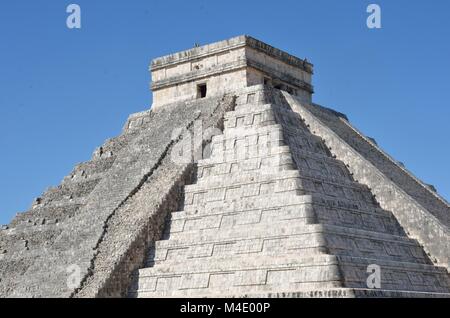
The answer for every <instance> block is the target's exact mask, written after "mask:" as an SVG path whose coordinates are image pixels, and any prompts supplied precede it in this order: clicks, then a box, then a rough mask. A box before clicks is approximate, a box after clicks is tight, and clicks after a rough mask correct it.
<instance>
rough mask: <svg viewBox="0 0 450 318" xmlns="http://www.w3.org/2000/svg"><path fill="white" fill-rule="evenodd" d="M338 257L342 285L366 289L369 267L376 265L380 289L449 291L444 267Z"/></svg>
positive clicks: (449, 284) (448, 278)
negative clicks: (342, 278) (343, 278)
mask: <svg viewBox="0 0 450 318" xmlns="http://www.w3.org/2000/svg"><path fill="white" fill-rule="evenodd" d="M338 260H339V264H340V269H341V271H342V275H343V277H345V282H344V285H345V287H349V288H366V287H367V278H368V275H370V273H371V272H369V274H368V273H367V271H368V266H369V265H373V264H375V265H378V266H379V268H380V278H381V288H383V289H387V290H404V291H420V292H434V293H450V277H449V275H448V272H447V270H446V269H445V268H443V267H438V266H433V265H426V264H416V263H406V262H396V261H389V260H380V259H375V258H360V257H349V256H338Z"/></svg>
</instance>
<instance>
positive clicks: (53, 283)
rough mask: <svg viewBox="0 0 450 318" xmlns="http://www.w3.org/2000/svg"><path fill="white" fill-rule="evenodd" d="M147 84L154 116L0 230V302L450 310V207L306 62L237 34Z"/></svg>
mask: <svg viewBox="0 0 450 318" xmlns="http://www.w3.org/2000/svg"><path fill="white" fill-rule="evenodd" d="M150 71H151V77H152V83H151V90H152V92H153V104H152V107H151V108H150V109H148V110H144V111H143V112H140V113H136V114H132V115H130V116H129V118H128V120H127V121H126V123H125V125H124V128H123V131H122V133H121V134H120V135H119V136H117V137H114V138H112V139H109V140H107V141H106V142H105V143H104V144H103V145H101V146H100V147H98V148H97V149H96V150H95V151H94V153H93V156H92V159H91V160H90V161H87V162H83V163H80V164H78V165H76V166H75V168H74V169H73V171H72V172H71V173H70V174H69V175H68V176H66V177H65V178H64V179H63V180H62V182H61V184H60V185H58V186H57V187H53V188H49V189H48V190H47V191H46V192H45V193H43V194H42V196H40V197H39V198H36V199H35V200H34V202H33V204H32V206H31V208H30V210H29V211H26V212H24V213H19V214H17V216H16V217H15V218H14V219H13V220H12V222H11V223H10V224H9V225H5V226H3V227H2V228H1V230H0V297H74V298H78V297H183V298H184V297H186V298H195V297H230V298H231V297H341V298H354V297H450V275H449V269H450V266H449V265H450V261H449V260H450V244H449V243H450V205H449V203H448V202H447V201H446V200H445V199H443V198H442V197H441V196H440V195H439V194H438V193H437V192H436V190H435V189H434V188H433V187H432V186H430V185H428V184H426V183H424V182H423V181H421V180H419V179H418V178H417V177H415V176H414V175H413V174H412V173H411V172H410V171H408V170H407V168H406V167H404V165H403V164H401V163H399V162H398V161H396V160H395V159H394V158H392V157H391V156H389V155H388V154H387V153H386V152H384V151H383V149H381V148H380V147H379V146H378V145H377V143H376V142H375V140H374V139H372V138H369V137H367V136H365V135H364V134H363V133H362V132H360V131H359V130H358V129H357V128H355V127H354V126H353V125H352V124H351V123H350V121H349V119H348V118H347V116H346V115H344V114H342V113H340V112H338V111H335V110H332V109H330V108H327V107H324V106H321V105H318V104H315V103H314V102H313V97H312V95H313V93H314V89H315V88H314V87H313V85H312V76H313V65H312V64H311V63H310V62H308V60H306V59H300V58H297V57H295V56H292V55H290V54H288V53H286V52H283V51H281V50H279V49H277V48H274V47H272V46H270V45H268V44H265V43H263V42H261V41H259V40H256V39H254V38H252V37H250V36H238V37H234V38H231V39H228V40H225V41H221V42H217V43H212V44H209V45H205V46H196V47H194V48H192V49H190V50H187V51H183V52H178V53H175V54H171V55H167V56H163V57H160V58H156V59H154V60H153V61H152V62H151V65H150ZM431 160H432V158H430V161H431ZM430 164H432V162H430Z"/></svg>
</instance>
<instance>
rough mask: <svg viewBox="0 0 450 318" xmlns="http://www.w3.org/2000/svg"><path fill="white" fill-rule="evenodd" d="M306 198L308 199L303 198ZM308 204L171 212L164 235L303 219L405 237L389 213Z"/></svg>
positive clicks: (242, 206) (307, 201)
mask: <svg viewBox="0 0 450 318" xmlns="http://www.w3.org/2000/svg"><path fill="white" fill-rule="evenodd" d="M305 197H307V198H308V196H305ZM312 201H313V200H312V199H311V200H307V199H306V200H305V201H304V202H303V203H299V204H292V205H287V204H285V203H280V204H279V205H278V206H277V205H276V204H272V205H271V206H266V205H264V204H259V205H258V204H257V203H255V204H254V205H250V206H245V205H235V206H232V205H228V206H226V205H225V204H224V205H223V209H214V210H211V211H209V213H198V211H197V213H194V212H195V210H194V211H179V212H173V213H172V214H171V217H170V222H169V223H168V224H167V225H166V232H167V233H176V232H181V231H183V230H189V229H197V230H201V229H205V228H218V227H220V228H229V227H233V226H235V225H236V224H257V223H260V222H275V221H279V220H285V219H290V220H295V219H303V220H304V222H305V223H322V224H329V225H337V226H345V227H349V228H357V229H362V230H367V231H377V232H382V233H388V234H393V235H399V236H404V235H405V233H404V231H403V230H402V228H401V227H400V225H399V224H398V222H397V220H396V219H395V218H394V216H393V215H392V213H390V212H387V211H384V210H381V209H376V210H374V211H361V210H355V209H348V208H342V207H341V208H330V207H329V206H326V205H322V204H318V203H315V204H312Z"/></svg>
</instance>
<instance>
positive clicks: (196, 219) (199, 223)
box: [166, 204, 315, 234]
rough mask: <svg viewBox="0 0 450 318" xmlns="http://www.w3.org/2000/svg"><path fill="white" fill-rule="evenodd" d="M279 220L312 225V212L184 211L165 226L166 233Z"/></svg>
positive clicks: (301, 207) (298, 208)
mask: <svg viewBox="0 0 450 318" xmlns="http://www.w3.org/2000/svg"><path fill="white" fill-rule="evenodd" d="M280 220H304V223H305V224H307V223H313V222H314V220H315V216H314V211H313V209H312V207H311V205H310V204H297V205H289V206H278V207H267V208H262V209H244V210H242V209H241V210H233V211H228V212H227V211H215V212H213V213H210V214H203V215H196V214H187V213H185V212H184V211H180V212H173V213H172V214H171V217H170V221H169V222H168V223H167V225H166V232H167V233H172V234H174V233H177V232H183V231H189V230H203V229H208V228H222V229H224V228H231V227H234V226H236V225H241V224H258V223H271V222H276V221H280Z"/></svg>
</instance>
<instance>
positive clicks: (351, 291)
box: [130, 287, 450, 299]
mask: <svg viewBox="0 0 450 318" xmlns="http://www.w3.org/2000/svg"><path fill="white" fill-rule="evenodd" d="M258 289H259V291H256V290H252V289H251V288H248V289H247V290H245V289H244V288H241V290H238V289H237V288H235V289H233V291H228V292H224V291H223V289H222V288H220V287H219V288H217V289H215V290H214V289H208V290H207V292H206V293H201V292H197V293H196V294H195V296H193V295H190V294H189V293H188V292H187V291H185V290H181V291H179V292H175V293H173V294H172V296H171V297H177V298H183V297H189V298H229V299H232V298H253V299H255V298H256V299H258V298H261V299H262V298H450V293H431V292H411V291H398V290H386V289H368V288H315V289H303V290H302V289H299V288H297V289H289V287H287V288H286V289H283V288H280V287H277V288H276V289H270V288H265V289H266V290H264V288H258ZM130 296H131V297H137V298H148V297H155V296H154V292H145V291H138V292H133V293H131V294H130Z"/></svg>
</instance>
